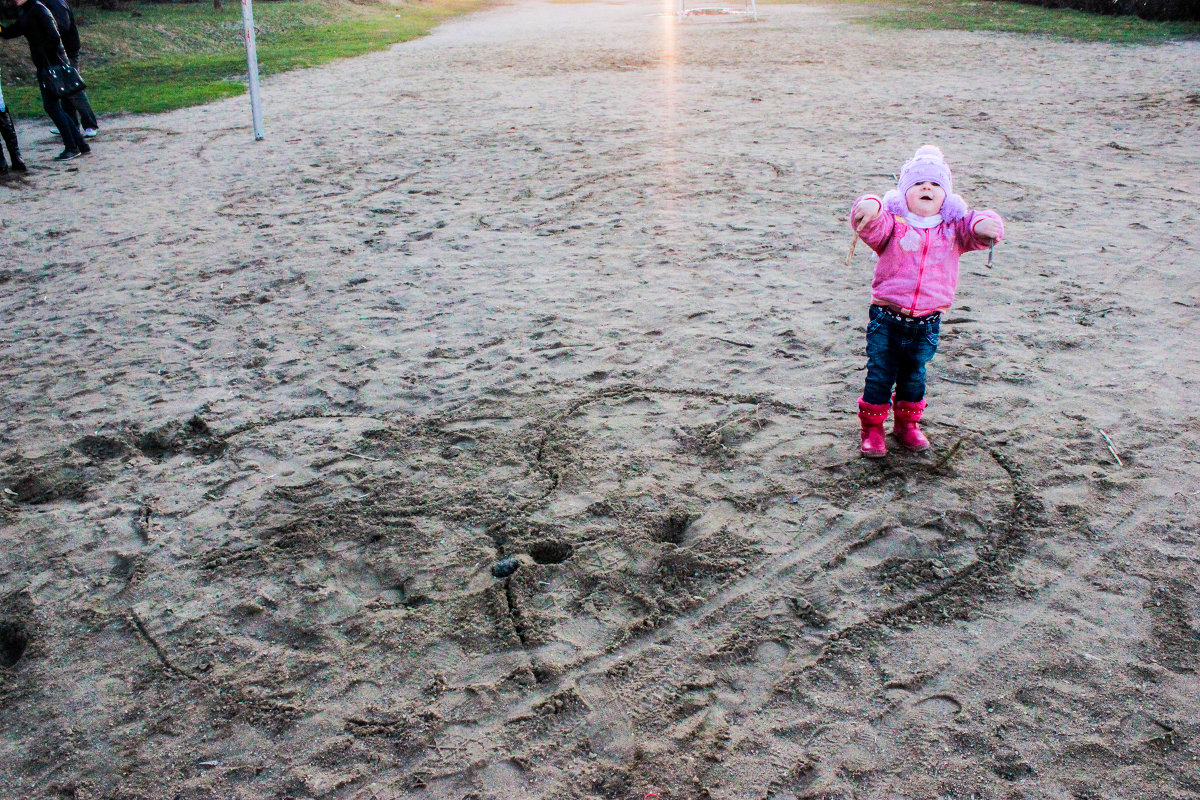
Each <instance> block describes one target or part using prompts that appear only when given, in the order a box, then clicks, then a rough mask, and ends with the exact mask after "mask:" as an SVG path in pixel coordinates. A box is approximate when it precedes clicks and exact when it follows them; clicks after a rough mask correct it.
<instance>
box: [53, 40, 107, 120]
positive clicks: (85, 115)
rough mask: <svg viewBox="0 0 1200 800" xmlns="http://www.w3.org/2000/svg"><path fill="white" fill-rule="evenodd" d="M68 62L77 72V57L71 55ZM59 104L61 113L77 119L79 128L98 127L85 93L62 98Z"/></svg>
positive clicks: (94, 113)
mask: <svg viewBox="0 0 1200 800" xmlns="http://www.w3.org/2000/svg"><path fill="white" fill-rule="evenodd" d="M70 60H71V66H72V67H74V68H75V69H76V70H78V69H79V56H78V55H73V56H71V57H70ZM60 102H61V103H62V107H63V111H66V112H67V116H69V117H70V118H71V119H76V118H78V120H79V125H80V127H83V128H99V127H100V124H99V123H98V122H97V121H96V112H94V111H92V104H91V103H90V102H88V96H87V92H76V93H75V94H73V95H71V96H70V97H64V98H63V99H62V100H61V101H60Z"/></svg>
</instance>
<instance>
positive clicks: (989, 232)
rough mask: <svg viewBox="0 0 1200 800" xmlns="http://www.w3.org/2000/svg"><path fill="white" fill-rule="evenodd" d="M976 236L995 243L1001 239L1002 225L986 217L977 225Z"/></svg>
mask: <svg viewBox="0 0 1200 800" xmlns="http://www.w3.org/2000/svg"><path fill="white" fill-rule="evenodd" d="M975 235H976V236H979V237H981V238H983V239H991V240H992V241H995V240H996V239H998V238H1000V223H999V222H997V221H996V220H994V219H990V218H988V217H984V218H983V219H981V220H979V222H976V223H975Z"/></svg>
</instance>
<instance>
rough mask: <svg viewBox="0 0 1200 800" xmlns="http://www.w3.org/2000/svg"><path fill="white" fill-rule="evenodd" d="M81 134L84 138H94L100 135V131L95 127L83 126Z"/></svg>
mask: <svg viewBox="0 0 1200 800" xmlns="http://www.w3.org/2000/svg"><path fill="white" fill-rule="evenodd" d="M83 135H84V138H87V139H95V138H96V137H97V136H99V135H100V131H98V130H96V129H95V128H84V129H83Z"/></svg>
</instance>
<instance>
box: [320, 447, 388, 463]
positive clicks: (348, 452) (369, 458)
mask: <svg viewBox="0 0 1200 800" xmlns="http://www.w3.org/2000/svg"><path fill="white" fill-rule="evenodd" d="M330 449H331V450H338V451H340V452H342V453H345V454H346V455H348V456H354V457H355V458H361V459H362V460H363V461H382V459H379V458H376V457H375V456H364V455H363V454H362V453H356V452H354V451H353V450H345V449H343V448H341V447H338V446H337V445H336V444H334V445H330Z"/></svg>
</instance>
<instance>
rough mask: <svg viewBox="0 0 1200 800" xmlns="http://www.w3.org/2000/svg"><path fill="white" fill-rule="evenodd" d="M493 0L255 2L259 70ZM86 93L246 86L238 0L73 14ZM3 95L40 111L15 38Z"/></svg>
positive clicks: (394, 37)
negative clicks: (221, 5) (235, 0)
mask: <svg viewBox="0 0 1200 800" xmlns="http://www.w3.org/2000/svg"><path fill="white" fill-rule="evenodd" d="M492 1H493V0H419V2H412V3H402V2H395V0H379V1H378V2H371V3H362V2H349V0H275V1H274V2H259V3H256V4H255V6H254V23H255V29H256V34H255V39H256V43H257V46H258V62H259V74H260V75H263V76H266V75H272V74H277V73H280V72H286V71H287V70H292V69H300V68H303V67H315V66H319V65H321V64H327V63H329V62H330V61H333V60H335V59H339V58H350V57H353V56H358V55H362V54H364V53H368V52H371V51H373V50H380V49H383V48H386V47H388V46H390V45H393V44H396V43H398V42H406V41H408V40H410V39H415V38H417V37H419V36H423V35H425V34H426V33H428V32H429V31H431V30H432V29H433V28H434V27H436V26H437V25H438V24H439V23H441V22H443V21H444V20H446V19H449V18H451V17H453V16H456V15H459V14H464V13H467V12H470V11H475V10H478V9H480V8H484V7H486V6H488V5H490V4H491V3H492ZM76 18H77V19H78V21H79V33H80V38H81V39H82V40H83V63H82V64H81V65H80V67H81V71H82V72H83V76H84V79H85V80H86V81H87V82H88V98H89V99H90V100H91V102H92V106H93V107H94V108H95V109H96V110H97V112H99V113H100V114H108V113H117V112H129V113H154V112H160V111H170V110H172V109H176V108H184V107H186V106H194V105H199V104H201V103H207V102H210V101H212V100H218V99H221V98H223V97H230V96H232V95H237V94H242V93H244V92H245V91H246V84H245V81H246V49H245V43H244V40H243V38H242V11H241V5H240V3H233V2H229V0H226V2H225V4H224V8H222V9H220V10H217V9H214V8H213V7H212V5H211V4H210V3H194V4H188V5H168V4H154V3H143V2H136V3H130V4H128V5H123V6H122V7H121V8H120V9H119V10H117V11H100V10H98V9H94V8H87V9H83V10H81V11H79V12H78V14H77V17H76ZM0 74H2V75H3V79H4V98H5V100H6V101H7V102H8V104H9V106H10V107H11V108H12V109H13V111H14V113H16V114H18V115H19V116H40V115H41V114H43V113H44V112H43V111H42V102H41V95H40V94H39V92H38V89H37V84H36V78H35V75H34V72H33V67H32V64H30V62H29V51H28V48H27V47H26V46H25V42H24V40H23V39H18V40H13V41H9V42H6V43H5V44H4V45H0Z"/></svg>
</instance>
